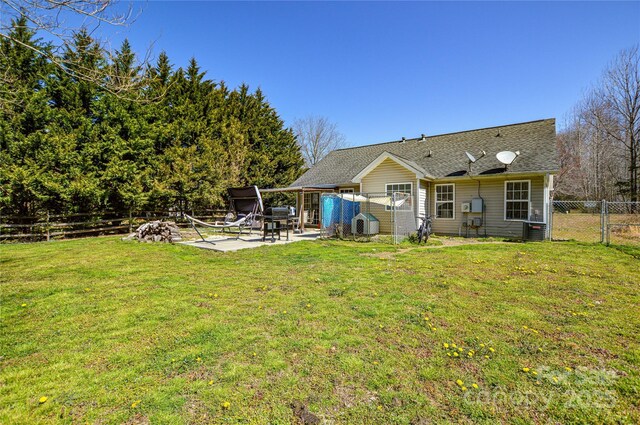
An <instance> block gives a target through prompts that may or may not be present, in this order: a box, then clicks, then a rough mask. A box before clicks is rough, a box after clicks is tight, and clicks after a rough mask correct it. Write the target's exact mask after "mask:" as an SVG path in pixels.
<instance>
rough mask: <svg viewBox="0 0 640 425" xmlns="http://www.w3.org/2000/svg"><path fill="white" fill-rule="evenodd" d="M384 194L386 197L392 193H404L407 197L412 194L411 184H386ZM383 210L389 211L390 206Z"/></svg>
mask: <svg viewBox="0 0 640 425" xmlns="http://www.w3.org/2000/svg"><path fill="white" fill-rule="evenodd" d="M385 192H387V195H388V196H391V195H393V194H394V193H406V194H408V195H411V194H413V183H387V184H386V185H385ZM384 208H385V210H387V211H391V206H389V205H386V206H385V207H384Z"/></svg>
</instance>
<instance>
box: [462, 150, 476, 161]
mask: <svg viewBox="0 0 640 425" xmlns="http://www.w3.org/2000/svg"><path fill="white" fill-rule="evenodd" d="M465 153H466V154H467V158H469V162H476V158H475V157H474V156H473V155H471V154H470V153H469V152H465Z"/></svg>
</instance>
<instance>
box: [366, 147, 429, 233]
mask: <svg viewBox="0 0 640 425" xmlns="http://www.w3.org/2000/svg"><path fill="white" fill-rule="evenodd" d="M388 183H411V184H412V186H413V187H414V191H415V186H416V175H415V174H414V173H412V172H411V171H409V170H407V169H406V168H404V167H402V166H400V165H398V164H397V163H396V162H394V161H392V160H390V159H385V160H384V161H382V162H381V163H380V165H378V166H377V167H376V168H375V169H374V170H373V171H371V172H370V173H369V174H367V175H366V176H364V178H363V179H362V192H365V193H384V192H385V191H386V185H387V184H388ZM414 196H415V194H414ZM369 212H370V213H371V214H373V215H375V216H376V217H377V218H378V220H380V233H391V232H392V225H391V212H390V211H385V208H384V206H382V205H376V204H370V211H369Z"/></svg>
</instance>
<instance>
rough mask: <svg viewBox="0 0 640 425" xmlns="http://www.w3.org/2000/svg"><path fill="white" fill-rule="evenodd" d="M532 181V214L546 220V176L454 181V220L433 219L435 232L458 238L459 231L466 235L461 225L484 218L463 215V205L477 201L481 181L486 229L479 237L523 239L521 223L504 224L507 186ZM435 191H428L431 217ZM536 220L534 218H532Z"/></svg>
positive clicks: (470, 232)
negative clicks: (472, 200) (475, 218)
mask: <svg viewBox="0 0 640 425" xmlns="http://www.w3.org/2000/svg"><path fill="white" fill-rule="evenodd" d="M524 179H526V180H530V181H531V203H530V205H529V207H530V213H531V214H532V215H533V214H535V213H536V212H538V220H540V221H542V220H543V214H544V176H535V177H526V178H519V177H512V178H501V179H491V180H485V179H482V180H471V179H458V180H451V181H450V183H455V184H456V186H455V188H456V192H455V203H454V209H455V219H454V220H451V219H438V218H434V219H433V231H434V233H436V234H447V235H457V234H458V232H459V231H461V232H462V235H463V236H464V235H465V228H464V227H461V224H462V223H464V222H465V221H467V220H469V219H471V218H473V217H481V214H474V213H469V214H466V213H463V212H462V211H461V204H462V203H463V202H471V199H472V198H476V197H478V181H480V196H481V197H482V198H483V199H484V205H485V214H484V223H483V227H481V228H480V229H479V230H478V234H479V235H480V236H484V234H485V230H486V234H487V235H488V236H506V237H519V236H522V222H521V221H505V219H504V207H505V202H504V190H505V189H504V188H505V184H504V182H505V181H507V180H524ZM438 183H449V182H446V181H442V182H441V181H438ZM434 199H435V189H434V185H431V188H430V190H429V207H430V210H429V213H430V214H432V215H435V211H434V207H433V206H434ZM532 218H533V217H532ZM475 235H476V231H475V229H469V236H475Z"/></svg>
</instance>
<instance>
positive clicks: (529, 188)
mask: <svg viewBox="0 0 640 425" xmlns="http://www.w3.org/2000/svg"><path fill="white" fill-rule="evenodd" d="M509 183H527V185H528V190H527V200H526V202H527V218H525V219H522V218H507V202H525V200H524V199H511V200H509V201H507V185H508V184H509ZM530 212H531V180H505V182H504V221H520V222H524V221H529V214H530Z"/></svg>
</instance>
